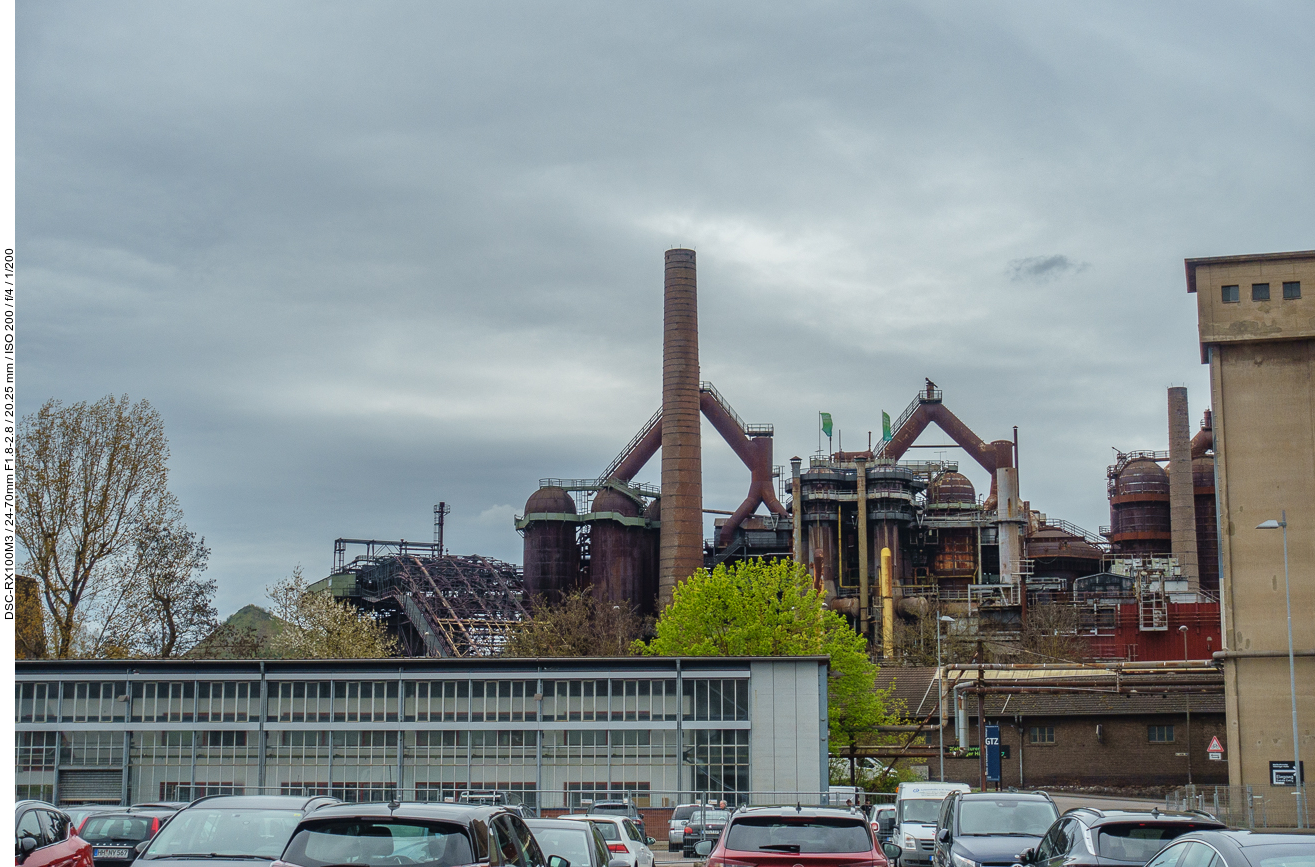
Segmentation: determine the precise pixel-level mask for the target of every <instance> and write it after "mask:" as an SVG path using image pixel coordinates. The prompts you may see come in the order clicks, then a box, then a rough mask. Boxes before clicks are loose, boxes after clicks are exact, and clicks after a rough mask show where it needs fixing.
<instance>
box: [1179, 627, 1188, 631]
mask: <svg viewBox="0 0 1315 867" xmlns="http://www.w3.org/2000/svg"><path fill="white" fill-rule="evenodd" d="M1178 631H1179V632H1186V631H1187V627H1186V626H1179V627H1178Z"/></svg>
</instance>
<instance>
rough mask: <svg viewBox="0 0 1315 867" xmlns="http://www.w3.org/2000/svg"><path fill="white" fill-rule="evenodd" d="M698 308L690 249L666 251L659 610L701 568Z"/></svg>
mask: <svg viewBox="0 0 1315 867" xmlns="http://www.w3.org/2000/svg"><path fill="white" fill-rule="evenodd" d="M700 423H701V420H700V414H699V310H698V291H697V283H696V280H695V271H694V251H693V250H668V251H667V262H666V279H665V286H664V294H663V304H662V536H661V548H660V554H659V561H658V611H661V610H662V609H663V608H665V607H666V606H667V605H669V604H671V598H672V593H673V592H674V591H675V589H676V584H677V583H679V582H680V581H683V580H684V579H686V578H688V577H689V576H690V575H691V574H693V573H694V571H695V570H697V569H698V568H699V567H700V566H702V565H703V458H702V444H701V443H700V441H699V425H700Z"/></svg>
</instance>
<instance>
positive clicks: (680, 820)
mask: <svg viewBox="0 0 1315 867" xmlns="http://www.w3.org/2000/svg"><path fill="white" fill-rule="evenodd" d="M701 806H703V805H702V804H678V805H677V806H676V809H674V810H672V811H671V821H669V822H668V823H667V851H668V852H675V851H677V850H678V849H680V848H682V847H683V845H684V843H685V823H686V822H688V821H689V817H690V816H692V815H694V811H695V810H697V809H698V808H699V807H701Z"/></svg>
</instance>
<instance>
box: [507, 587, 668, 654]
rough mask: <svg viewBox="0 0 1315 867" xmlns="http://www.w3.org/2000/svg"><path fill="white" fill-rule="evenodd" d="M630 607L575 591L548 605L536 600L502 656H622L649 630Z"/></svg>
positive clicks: (646, 622) (648, 622) (646, 619)
mask: <svg viewBox="0 0 1315 867" xmlns="http://www.w3.org/2000/svg"><path fill="white" fill-rule="evenodd" d="M652 625H653V623H652V618H649V617H642V616H640V614H639V613H638V612H637V611H636V610H635V608H634V606H632V605H613V604H611V603H607V602H599V601H598V600H597V599H595V598H594V595H593V594H592V593H591V592H590V591H588V590H577V591H575V592H573V593H568V594H566V595H565V596H564V597H562V599H561V601H559V602H556V603H553V604H549V603H548V602H547V601H546V600H544V599H536V600H535V602H534V608H533V611H532V612H531V615H530V619H529V620H527V621H525V622H524V623H522V624H520V625H519V626H518V627H517V628H516V630H515V631H514V632H513V633H512V634H511V637H510V638H509V639H508V641H507V645H506V647H504V648H503V649H502V655H503V656H626V655H627V654H630V653H633V652H634V651H633V647H634V643H635V642H636V641H637V640H639V639H641V638H643V637H644V636H645V635H646V634H649V633H651V631H652Z"/></svg>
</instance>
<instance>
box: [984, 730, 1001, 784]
mask: <svg viewBox="0 0 1315 867" xmlns="http://www.w3.org/2000/svg"><path fill="white" fill-rule="evenodd" d="M986 779H987V780H988V781H990V782H992V783H998V782H1000V727H999V726H987V727H986Z"/></svg>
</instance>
